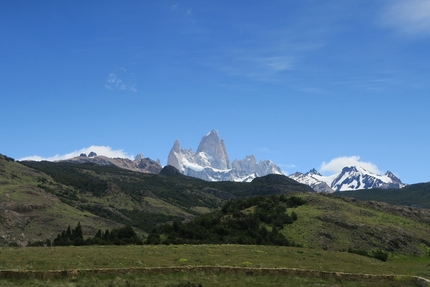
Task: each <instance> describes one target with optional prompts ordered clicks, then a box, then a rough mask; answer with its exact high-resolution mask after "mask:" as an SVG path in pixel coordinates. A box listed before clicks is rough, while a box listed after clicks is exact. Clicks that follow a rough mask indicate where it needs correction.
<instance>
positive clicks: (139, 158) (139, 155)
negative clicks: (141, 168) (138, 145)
mask: <svg viewBox="0 0 430 287" xmlns="http://www.w3.org/2000/svg"><path fill="white" fill-rule="evenodd" d="M142 159H143V154H142V153H139V154H138V155H136V157H135V158H134V160H135V161H140V160H142Z"/></svg>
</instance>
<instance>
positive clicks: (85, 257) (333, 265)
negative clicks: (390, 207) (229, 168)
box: [0, 245, 430, 287]
mask: <svg viewBox="0 0 430 287" xmlns="http://www.w3.org/2000/svg"><path fill="white" fill-rule="evenodd" d="M429 263H430V257H428V256H427V257H426V256H424V257H413V256H390V257H389V259H388V261H386V262H382V261H379V260H376V259H372V258H368V257H364V256H360V255H356V254H350V253H347V252H336V251H324V250H316V249H315V250H314V249H305V248H297V247H279V246H251V245H248V246H247V245H156V246H152V245H144V246H80V247H45V248H44V247H39V248H37V247H25V248H2V249H0V270H17V271H19V270H70V269H80V270H84V269H98V268H139V267H172V266H190V267H197V266H231V267H246V268H275V269H276V268H299V269H309V270H318V271H334V272H345V273H364V274H375V275H378V274H394V275H406V276H421V277H425V278H430V264H429ZM402 278H406V279H407V278H408V277H399V278H398V279H397V280H394V281H390V282H373V281H369V282H356V281H350V280H349V281H348V280H347V281H345V280H335V279H330V278H329V279H327V278H307V277H302V276H246V275H243V274H242V275H234V274H219V273H207V272H193V273H187V272H178V273H174V274H160V275H148V274H128V275H127V274H109V275H97V276H90V275H82V274H81V275H79V276H77V277H74V278H63V279H55V280H36V279H34V280H21V279H1V281H0V284H1V286H166V287H170V286H175V287H176V286H187V287H197V286H199V285H198V284H201V285H202V286H235V287H240V286H416V285H414V284H412V283H411V281H410V280H409V281H408V280H405V279H402ZM188 282H189V283H190V284H188ZM180 284H183V285H180ZM186 284H188V285H186Z"/></svg>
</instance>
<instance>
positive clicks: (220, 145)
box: [66, 130, 405, 193]
mask: <svg viewBox="0 0 430 287" xmlns="http://www.w3.org/2000/svg"><path fill="white" fill-rule="evenodd" d="M66 161H70V162H76V163H83V162H91V163H95V164H98V165H115V166H118V167H121V168H124V169H128V170H133V171H139V172H144V173H159V172H160V171H161V169H162V166H161V163H160V161H159V160H157V161H154V160H152V159H150V158H144V157H143V155H142V154H139V155H137V156H136V158H135V159H134V160H130V159H126V158H108V157H105V156H101V155H99V156H98V155H97V154H95V153H90V154H89V155H88V156H87V155H86V154H81V155H80V156H79V157H75V158H72V159H68V160H66ZM167 165H170V166H173V167H175V168H176V169H177V170H178V171H179V172H180V173H182V174H183V175H187V176H192V177H196V178H200V179H203V180H206V181H236V182H251V181H252V180H253V179H255V178H257V177H261V176H265V175H268V174H283V172H282V171H281V169H280V168H279V167H278V166H277V165H276V164H275V163H273V162H272V161H271V160H260V161H259V162H257V160H256V158H255V156H254V155H248V156H246V157H245V158H244V159H241V160H238V159H235V160H233V161H230V158H229V156H228V153H227V149H226V147H225V144H224V140H222V139H220V137H219V135H218V132H217V131H215V130H212V131H211V132H209V133H208V134H206V135H204V136H203V137H202V139H201V141H200V144H199V145H198V147H197V150H196V152H194V151H193V150H192V149H185V148H183V147H181V145H180V142H179V140H176V141H175V142H174V144H173V147H172V149H171V150H170V152H169V154H168V159H167ZM289 177H290V178H292V179H294V180H295V181H297V182H300V183H303V184H306V185H309V186H310V187H311V188H312V189H313V190H314V191H316V192H325V193H333V192H338V191H347V190H359V189H371V188H382V189H388V188H402V187H404V186H405V184H403V183H402V181H401V180H400V179H399V178H397V177H396V176H395V175H394V174H393V173H391V172H390V171H387V172H386V173H385V174H384V175H378V174H374V173H372V172H370V171H368V170H366V169H364V168H363V167H360V166H345V167H344V168H343V169H342V171H341V172H339V173H336V174H333V175H330V176H323V175H321V174H320V173H318V171H317V170H315V169H312V170H310V171H309V172H307V173H301V172H296V173H294V174H291V175H289Z"/></svg>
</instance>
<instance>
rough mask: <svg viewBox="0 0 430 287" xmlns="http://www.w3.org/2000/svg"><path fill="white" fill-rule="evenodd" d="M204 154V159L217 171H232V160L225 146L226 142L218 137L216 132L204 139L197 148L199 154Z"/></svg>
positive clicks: (213, 131)
mask: <svg viewBox="0 0 430 287" xmlns="http://www.w3.org/2000/svg"><path fill="white" fill-rule="evenodd" d="M199 153H204V155H202V157H206V158H207V160H208V161H209V163H210V166H212V167H213V168H216V169H231V163H230V159H229V157H228V154H227V150H226V148H225V145H224V141H223V140H221V139H220V138H219V136H218V132H217V131H216V130H212V131H211V132H210V133H208V134H207V135H205V136H203V137H202V140H201V141H200V144H199V146H198V148H197V154H199Z"/></svg>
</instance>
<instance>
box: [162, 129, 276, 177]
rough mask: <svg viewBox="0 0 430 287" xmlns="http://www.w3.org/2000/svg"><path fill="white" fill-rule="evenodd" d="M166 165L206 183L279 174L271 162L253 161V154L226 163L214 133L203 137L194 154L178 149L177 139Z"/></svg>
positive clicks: (224, 152) (216, 133)
mask: <svg viewBox="0 0 430 287" xmlns="http://www.w3.org/2000/svg"><path fill="white" fill-rule="evenodd" d="M167 164H168V165H172V166H174V167H176V168H177V169H178V170H179V171H180V172H181V173H182V174H184V175H188V176H193V177H197V178H201V179H204V180H207V181H251V180H253V179H254V178H256V177H259V176H264V175H267V174H272V173H273V174H282V172H281V169H280V168H279V167H278V166H276V165H275V164H274V163H273V162H272V161H270V160H264V161H260V162H257V160H256V159H255V157H254V156H253V155H250V156H247V157H246V158H245V159H243V160H237V159H235V160H234V161H233V162H230V159H229V157H228V154H227V150H226V148H225V145H224V141H223V140H221V139H220V138H219V136H218V132H217V131H215V130H212V131H211V132H210V133H208V134H206V135H205V136H203V138H202V140H201V141H200V144H199V146H198V148H197V152H195V153H194V152H193V150H192V149H188V150H187V149H184V148H181V146H180V142H179V140H176V141H175V143H174V144H173V147H172V149H171V150H170V153H169V156H168V158H167Z"/></svg>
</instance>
